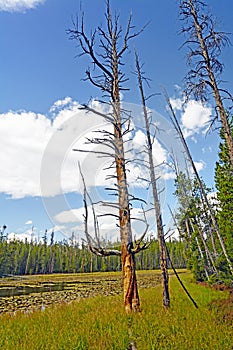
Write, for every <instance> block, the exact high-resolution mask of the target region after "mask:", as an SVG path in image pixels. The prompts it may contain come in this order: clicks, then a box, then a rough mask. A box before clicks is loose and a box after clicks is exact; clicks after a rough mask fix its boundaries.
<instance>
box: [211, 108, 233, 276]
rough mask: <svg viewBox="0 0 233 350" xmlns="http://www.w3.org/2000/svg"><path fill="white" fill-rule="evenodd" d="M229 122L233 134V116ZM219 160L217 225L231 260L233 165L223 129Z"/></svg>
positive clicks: (232, 257)
mask: <svg viewBox="0 0 233 350" xmlns="http://www.w3.org/2000/svg"><path fill="white" fill-rule="evenodd" d="M228 118H229V124H230V126H231V133H232V135H233V117H232V116H231V117H230V116H229V115H228ZM220 137H221V142H220V145H219V149H220V151H219V160H218V162H217V163H216V167H215V182H216V188H217V199H218V207H219V210H218V214H217V217H218V225H219V228H220V230H221V234H222V236H223V239H224V242H225V246H226V249H227V252H228V254H229V257H230V259H231V261H233V167H232V164H231V161H230V157H229V152H228V147H227V144H226V139H225V135H224V132H223V130H221V131H220ZM219 263H220V264H221V267H222V269H223V270H224V271H225V272H226V271H227V268H226V266H225V263H224V261H221V260H220V261H219Z"/></svg>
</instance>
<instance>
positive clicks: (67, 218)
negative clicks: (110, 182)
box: [55, 204, 155, 241]
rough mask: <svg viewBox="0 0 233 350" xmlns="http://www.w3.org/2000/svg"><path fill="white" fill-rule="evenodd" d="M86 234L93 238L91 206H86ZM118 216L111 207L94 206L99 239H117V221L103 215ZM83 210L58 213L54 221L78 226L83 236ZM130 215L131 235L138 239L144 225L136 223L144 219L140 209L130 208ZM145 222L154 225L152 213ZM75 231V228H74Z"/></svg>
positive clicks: (116, 210) (115, 210)
mask: <svg viewBox="0 0 233 350" xmlns="http://www.w3.org/2000/svg"><path fill="white" fill-rule="evenodd" d="M87 208H88V232H89V234H90V235H91V236H92V237H94V235H95V234H94V220H93V214H92V208H91V206H88V207H87ZM106 213H108V214H115V215H117V214H118V209H117V208H115V209H114V208H112V207H109V206H108V207H106V206H103V205H101V204H97V205H95V215H96V216H97V217H98V224H99V229H100V237H104V238H106V237H107V239H109V240H112V241H116V240H117V239H119V228H118V227H117V224H118V219H117V218H116V217H114V216H112V215H105V216H102V215H104V214H106ZM83 214H84V209H83V208H77V209H71V210H67V211H64V212H61V213H59V214H58V215H57V216H56V217H55V220H56V221H57V222H58V223H60V224H64V225H66V224H70V223H73V224H76V225H77V224H78V225H79V226H78V229H79V230H81V232H82V234H81V236H83V232H84V225H83V223H84V217H83ZM130 214H131V218H132V220H131V222H132V233H133V236H134V235H136V237H139V236H141V235H142V233H143V232H144V230H145V223H143V222H142V221H138V220H137V219H141V220H143V219H144V216H143V212H142V210H141V208H132V209H131V211H130ZM147 216H148V217H147V220H148V222H149V223H150V224H151V223H152V224H154V220H155V218H154V215H153V213H151V212H150V213H149V214H148V215H147ZM76 229H77V227H76Z"/></svg>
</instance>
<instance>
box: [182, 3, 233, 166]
mask: <svg viewBox="0 0 233 350" xmlns="http://www.w3.org/2000/svg"><path fill="white" fill-rule="evenodd" d="M180 18H181V20H182V21H183V22H184V23H185V25H184V26H183V28H182V30H181V32H182V33H184V34H185V35H187V37H188V38H187V40H186V41H185V43H184V45H186V46H188V48H189V52H188V64H189V66H191V69H190V71H189V72H188V74H187V75H186V83H187V87H186V90H185V91H186V94H187V97H188V98H189V97H190V96H191V95H194V97H195V98H199V99H201V100H202V101H205V100H206V99H207V98H208V94H209V92H210V93H211V94H212V96H213V97H214V100H215V106H216V108H215V109H216V117H219V118H220V121H221V124H222V127H223V130H224V136H225V139H226V144H227V147H228V151H229V156H230V160H231V164H232V166H233V139H232V134H231V128H230V123H229V120H228V116H227V113H226V109H225V107H224V103H223V101H224V100H228V101H230V107H232V101H233V97H232V95H231V94H230V93H229V92H228V91H227V90H224V89H222V88H221V87H220V83H221V80H219V76H220V74H221V73H222V71H223V64H222V63H221V62H220V60H219V56H220V54H221V51H222V48H223V47H224V46H226V45H227V44H228V43H229V39H228V37H227V35H226V33H224V32H219V31H216V29H215V21H214V19H213V17H212V15H211V14H210V13H208V11H207V10H206V5H205V3H204V2H203V1H201V0H181V1H180ZM216 117H215V118H214V120H215V119H216ZM214 120H213V121H214Z"/></svg>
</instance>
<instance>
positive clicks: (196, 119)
mask: <svg viewBox="0 0 233 350" xmlns="http://www.w3.org/2000/svg"><path fill="white" fill-rule="evenodd" d="M171 104H172V107H173V108H174V109H175V110H177V111H181V128H182V130H183V133H184V137H185V138H187V137H189V136H192V135H193V134H196V133H200V132H202V133H205V132H206V130H207V128H208V125H209V123H210V120H211V115H212V110H211V108H210V107H208V106H206V105H203V104H202V103H201V102H200V101H195V100H190V101H188V102H187V104H185V105H184V100H183V99H180V98H178V99H171ZM194 140H195V139H194Z"/></svg>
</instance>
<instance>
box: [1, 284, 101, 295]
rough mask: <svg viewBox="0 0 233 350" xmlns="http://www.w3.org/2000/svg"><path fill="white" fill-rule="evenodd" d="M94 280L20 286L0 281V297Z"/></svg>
mask: <svg viewBox="0 0 233 350" xmlns="http://www.w3.org/2000/svg"><path fill="white" fill-rule="evenodd" d="M95 283H96V282H90V281H85V282H84V281H82V282H77V281H75V282H57V283H42V284H38V285H33V286H30V285H22V286H11V285H9V286H6V285H4V286H2V287H1V283H0V297H12V296H20V295H29V294H32V293H44V292H54V291H63V290H71V289H75V287H76V285H78V284H79V285H80V284H82V285H86V284H88V285H89V284H95Z"/></svg>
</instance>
